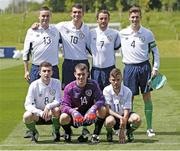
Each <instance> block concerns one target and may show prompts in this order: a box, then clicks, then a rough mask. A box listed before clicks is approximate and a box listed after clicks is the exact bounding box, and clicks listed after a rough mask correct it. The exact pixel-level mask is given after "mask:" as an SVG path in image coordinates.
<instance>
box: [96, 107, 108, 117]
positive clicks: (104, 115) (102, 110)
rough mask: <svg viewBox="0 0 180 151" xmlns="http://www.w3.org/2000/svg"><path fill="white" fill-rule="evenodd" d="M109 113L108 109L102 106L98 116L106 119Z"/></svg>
mask: <svg viewBox="0 0 180 151" xmlns="http://www.w3.org/2000/svg"><path fill="white" fill-rule="evenodd" d="M106 114H107V111H106V107H105V106H102V107H101V108H100V109H98V110H97V116H98V117H100V118H102V119H104V118H105V117H106Z"/></svg>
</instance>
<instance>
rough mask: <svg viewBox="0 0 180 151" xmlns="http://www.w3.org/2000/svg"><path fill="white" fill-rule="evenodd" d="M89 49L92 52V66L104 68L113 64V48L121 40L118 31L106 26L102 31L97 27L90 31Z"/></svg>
mask: <svg viewBox="0 0 180 151" xmlns="http://www.w3.org/2000/svg"><path fill="white" fill-rule="evenodd" d="M90 33H91V34H90V37H91V41H90V50H91V52H92V58H93V59H92V61H93V63H92V66H93V67H98V68H106V67H110V66H113V65H115V63H116V61H115V50H117V49H118V48H119V47H120V44H121V41H120V36H119V33H118V31H116V30H114V29H110V28H107V29H106V30H105V31H102V30H101V29H100V28H99V27H97V28H95V29H92V30H91V32H90Z"/></svg>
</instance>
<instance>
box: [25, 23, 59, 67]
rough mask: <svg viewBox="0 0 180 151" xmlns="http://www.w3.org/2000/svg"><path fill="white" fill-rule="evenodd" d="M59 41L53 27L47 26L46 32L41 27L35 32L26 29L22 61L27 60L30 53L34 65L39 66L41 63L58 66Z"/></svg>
mask: <svg viewBox="0 0 180 151" xmlns="http://www.w3.org/2000/svg"><path fill="white" fill-rule="evenodd" d="M59 39H60V34H59V32H58V30H57V29H56V27H55V26H53V25H49V28H47V29H46V30H45V29H43V28H42V27H39V28H38V29H37V30H33V29H31V28H30V29H28V31H27V34H26V38H25V42H24V51H23V60H29V53H31V55H32V64H34V65H40V64H41V63H42V62H43V61H47V62H49V63H51V64H52V65H53V66H54V65H58V63H59V57H58V55H59ZM31 45H32V49H31V48H30V46H31ZM30 49H31V50H30ZM30 51H31V52H30Z"/></svg>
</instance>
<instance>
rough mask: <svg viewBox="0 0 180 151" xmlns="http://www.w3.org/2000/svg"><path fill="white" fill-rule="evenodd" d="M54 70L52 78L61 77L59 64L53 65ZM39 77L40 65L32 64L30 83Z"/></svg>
mask: <svg viewBox="0 0 180 151" xmlns="http://www.w3.org/2000/svg"><path fill="white" fill-rule="evenodd" d="M52 70H53V75H52V78H55V79H59V68H58V66H57V65H56V66H53V67H52ZM39 78H40V75H39V66H38V65H34V64H32V66H31V71H30V81H29V83H32V82H33V81H35V80H37V79H39Z"/></svg>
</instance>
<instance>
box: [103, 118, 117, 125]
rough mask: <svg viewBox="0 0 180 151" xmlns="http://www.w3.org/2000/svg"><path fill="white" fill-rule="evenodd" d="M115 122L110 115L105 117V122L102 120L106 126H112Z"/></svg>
mask: <svg viewBox="0 0 180 151" xmlns="http://www.w3.org/2000/svg"><path fill="white" fill-rule="evenodd" d="M115 124H116V121H115V119H114V117H113V116H111V115H110V116H108V117H106V119H105V122H104V125H105V126H106V127H113V126H114V125H115Z"/></svg>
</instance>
